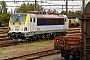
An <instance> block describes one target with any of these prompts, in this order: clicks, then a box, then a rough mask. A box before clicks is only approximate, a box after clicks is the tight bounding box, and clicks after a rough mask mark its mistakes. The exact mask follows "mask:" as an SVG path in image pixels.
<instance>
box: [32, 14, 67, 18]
mask: <svg viewBox="0 0 90 60" xmlns="http://www.w3.org/2000/svg"><path fill="white" fill-rule="evenodd" d="M30 16H31V17H37V18H65V17H66V16H63V15H62V16H60V15H48V14H46V15H42V14H37V15H35V14H30Z"/></svg>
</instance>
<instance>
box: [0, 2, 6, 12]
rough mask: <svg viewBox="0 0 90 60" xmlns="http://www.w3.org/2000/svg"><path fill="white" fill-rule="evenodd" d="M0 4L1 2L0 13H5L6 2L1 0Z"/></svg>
mask: <svg viewBox="0 0 90 60" xmlns="http://www.w3.org/2000/svg"><path fill="white" fill-rule="evenodd" d="M0 4H1V11H2V13H7V8H6V7H7V5H6V2H5V1H2V2H0Z"/></svg>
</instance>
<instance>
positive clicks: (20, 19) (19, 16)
mask: <svg viewBox="0 0 90 60" xmlns="http://www.w3.org/2000/svg"><path fill="white" fill-rule="evenodd" d="M11 18H12V21H11V22H13V23H15V22H19V23H24V22H25V19H26V14H13V15H12V17H11Z"/></svg>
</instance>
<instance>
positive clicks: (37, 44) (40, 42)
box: [0, 40, 53, 52]
mask: <svg viewBox="0 0 90 60" xmlns="http://www.w3.org/2000/svg"><path fill="white" fill-rule="evenodd" d="M48 44H53V40H46V41H45V40H44V41H42V40H40V41H39V42H34V43H29V44H26V43H25V44H19V45H16V46H9V47H2V48H0V52H2V51H6V50H13V49H18V48H26V47H28V48H29V47H43V46H45V45H48Z"/></svg>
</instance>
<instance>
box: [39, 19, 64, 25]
mask: <svg viewBox="0 0 90 60" xmlns="http://www.w3.org/2000/svg"><path fill="white" fill-rule="evenodd" d="M37 25H64V18H39V19H38V20H37Z"/></svg>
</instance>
